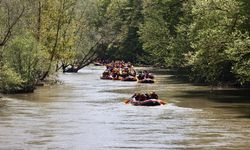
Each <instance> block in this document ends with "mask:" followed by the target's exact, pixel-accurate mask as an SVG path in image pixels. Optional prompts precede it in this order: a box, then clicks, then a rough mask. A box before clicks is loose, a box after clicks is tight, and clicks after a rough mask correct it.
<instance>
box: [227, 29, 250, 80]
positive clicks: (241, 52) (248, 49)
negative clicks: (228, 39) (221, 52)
mask: <svg viewBox="0 0 250 150" xmlns="http://www.w3.org/2000/svg"><path fill="white" fill-rule="evenodd" d="M234 36H235V37H238V38H237V39H236V40H235V41H234V42H232V43H229V44H228V50H227V51H226V52H227V54H228V56H229V59H230V60H232V62H233V66H232V71H233V72H234V73H235V74H236V75H237V77H238V78H239V79H240V81H241V83H242V84H244V83H248V84H249V83H250V69H249V68H250V38H249V36H248V34H247V33H246V34H242V33H240V32H239V33H235V34H234Z"/></svg>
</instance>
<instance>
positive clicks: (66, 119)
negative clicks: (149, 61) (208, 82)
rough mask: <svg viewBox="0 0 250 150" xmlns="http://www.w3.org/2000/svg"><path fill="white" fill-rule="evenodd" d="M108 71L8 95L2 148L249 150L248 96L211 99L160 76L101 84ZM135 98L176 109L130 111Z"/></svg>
mask: <svg viewBox="0 0 250 150" xmlns="http://www.w3.org/2000/svg"><path fill="white" fill-rule="evenodd" d="M103 69H104V68H103V67H93V66H92V67H86V68H84V69H83V70H81V71H80V72H79V73H77V74H60V75H59V79H60V80H61V81H62V82H63V84H60V85H54V86H46V87H40V88H38V89H37V90H36V91H35V93H33V94H19V95H5V97H6V98H5V99H7V103H6V105H5V106H4V107H1V108H0V149H3V150H5V149H18V150H19V149H84V150H99V149H100V150H102V149H103V150H116V149H126V150H127V149H143V150H144V149H145V150H162V149H249V147H250V109H249V108H250V103H249V102H250V95H249V92H248V91H247V90H235V89H219V90H217V91H215V92H209V87H202V86H193V85H190V84H187V83H183V82H180V81H178V80H175V79H173V77H172V76H171V75H168V74H166V72H165V70H155V69H154V73H155V76H156V79H155V80H156V83H155V84H139V83H136V82H121V81H108V80H100V79H99V76H100V74H101V73H102V71H103ZM137 69H142V68H137ZM147 69H150V68H147ZM134 91H139V92H144V91H156V92H157V93H158V94H159V96H160V97H161V99H164V100H167V101H168V104H167V105H165V106H157V107H135V106H130V105H125V104H124V103H123V100H124V99H125V98H128V97H130V96H131V95H132V94H133V92H134Z"/></svg>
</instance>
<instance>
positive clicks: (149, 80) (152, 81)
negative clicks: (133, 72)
mask: <svg viewBox="0 0 250 150" xmlns="http://www.w3.org/2000/svg"><path fill="white" fill-rule="evenodd" d="M137 82H138V83H154V82H155V81H154V80H153V79H150V78H146V79H142V80H138V81H137Z"/></svg>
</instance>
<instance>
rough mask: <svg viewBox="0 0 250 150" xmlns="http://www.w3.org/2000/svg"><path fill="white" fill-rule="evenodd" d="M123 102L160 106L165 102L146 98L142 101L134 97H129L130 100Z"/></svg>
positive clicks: (135, 104)
mask: <svg viewBox="0 0 250 150" xmlns="http://www.w3.org/2000/svg"><path fill="white" fill-rule="evenodd" d="M124 103H125V104H132V105H134V106H160V105H165V104H166V102H164V101H163V100H160V99H147V100H144V101H137V100H135V99H131V100H125V101H124Z"/></svg>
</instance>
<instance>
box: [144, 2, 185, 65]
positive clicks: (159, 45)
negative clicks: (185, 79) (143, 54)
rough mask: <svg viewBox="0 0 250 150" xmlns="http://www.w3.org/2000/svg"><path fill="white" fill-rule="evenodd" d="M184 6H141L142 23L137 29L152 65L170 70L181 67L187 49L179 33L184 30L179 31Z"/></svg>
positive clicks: (155, 4)
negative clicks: (167, 67)
mask: <svg viewBox="0 0 250 150" xmlns="http://www.w3.org/2000/svg"><path fill="white" fill-rule="evenodd" d="M183 4H184V2H182V1H175V0H160V1H153V0H149V1H145V2H144V3H143V8H144V11H143V14H144V22H143V24H142V25H141V27H140V40H141V41H142V43H143V48H144V49H145V50H146V51H147V52H148V53H149V54H150V56H149V57H151V58H152V63H154V64H159V65H165V66H169V67H177V66H182V65H184V62H185V60H184V53H185V52H186V51H187V49H189V47H188V44H187V42H186V43H185V40H186V39H185V38H186V37H184V32H183V30H182V29H181V28H183V27H184V26H182V27H181V26H180V27H178V25H179V24H180V23H181V22H184V19H183V17H184V12H183V11H184V8H183ZM181 19H183V20H181ZM179 32H180V34H178V33H179ZM181 32H182V34H181Z"/></svg>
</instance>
